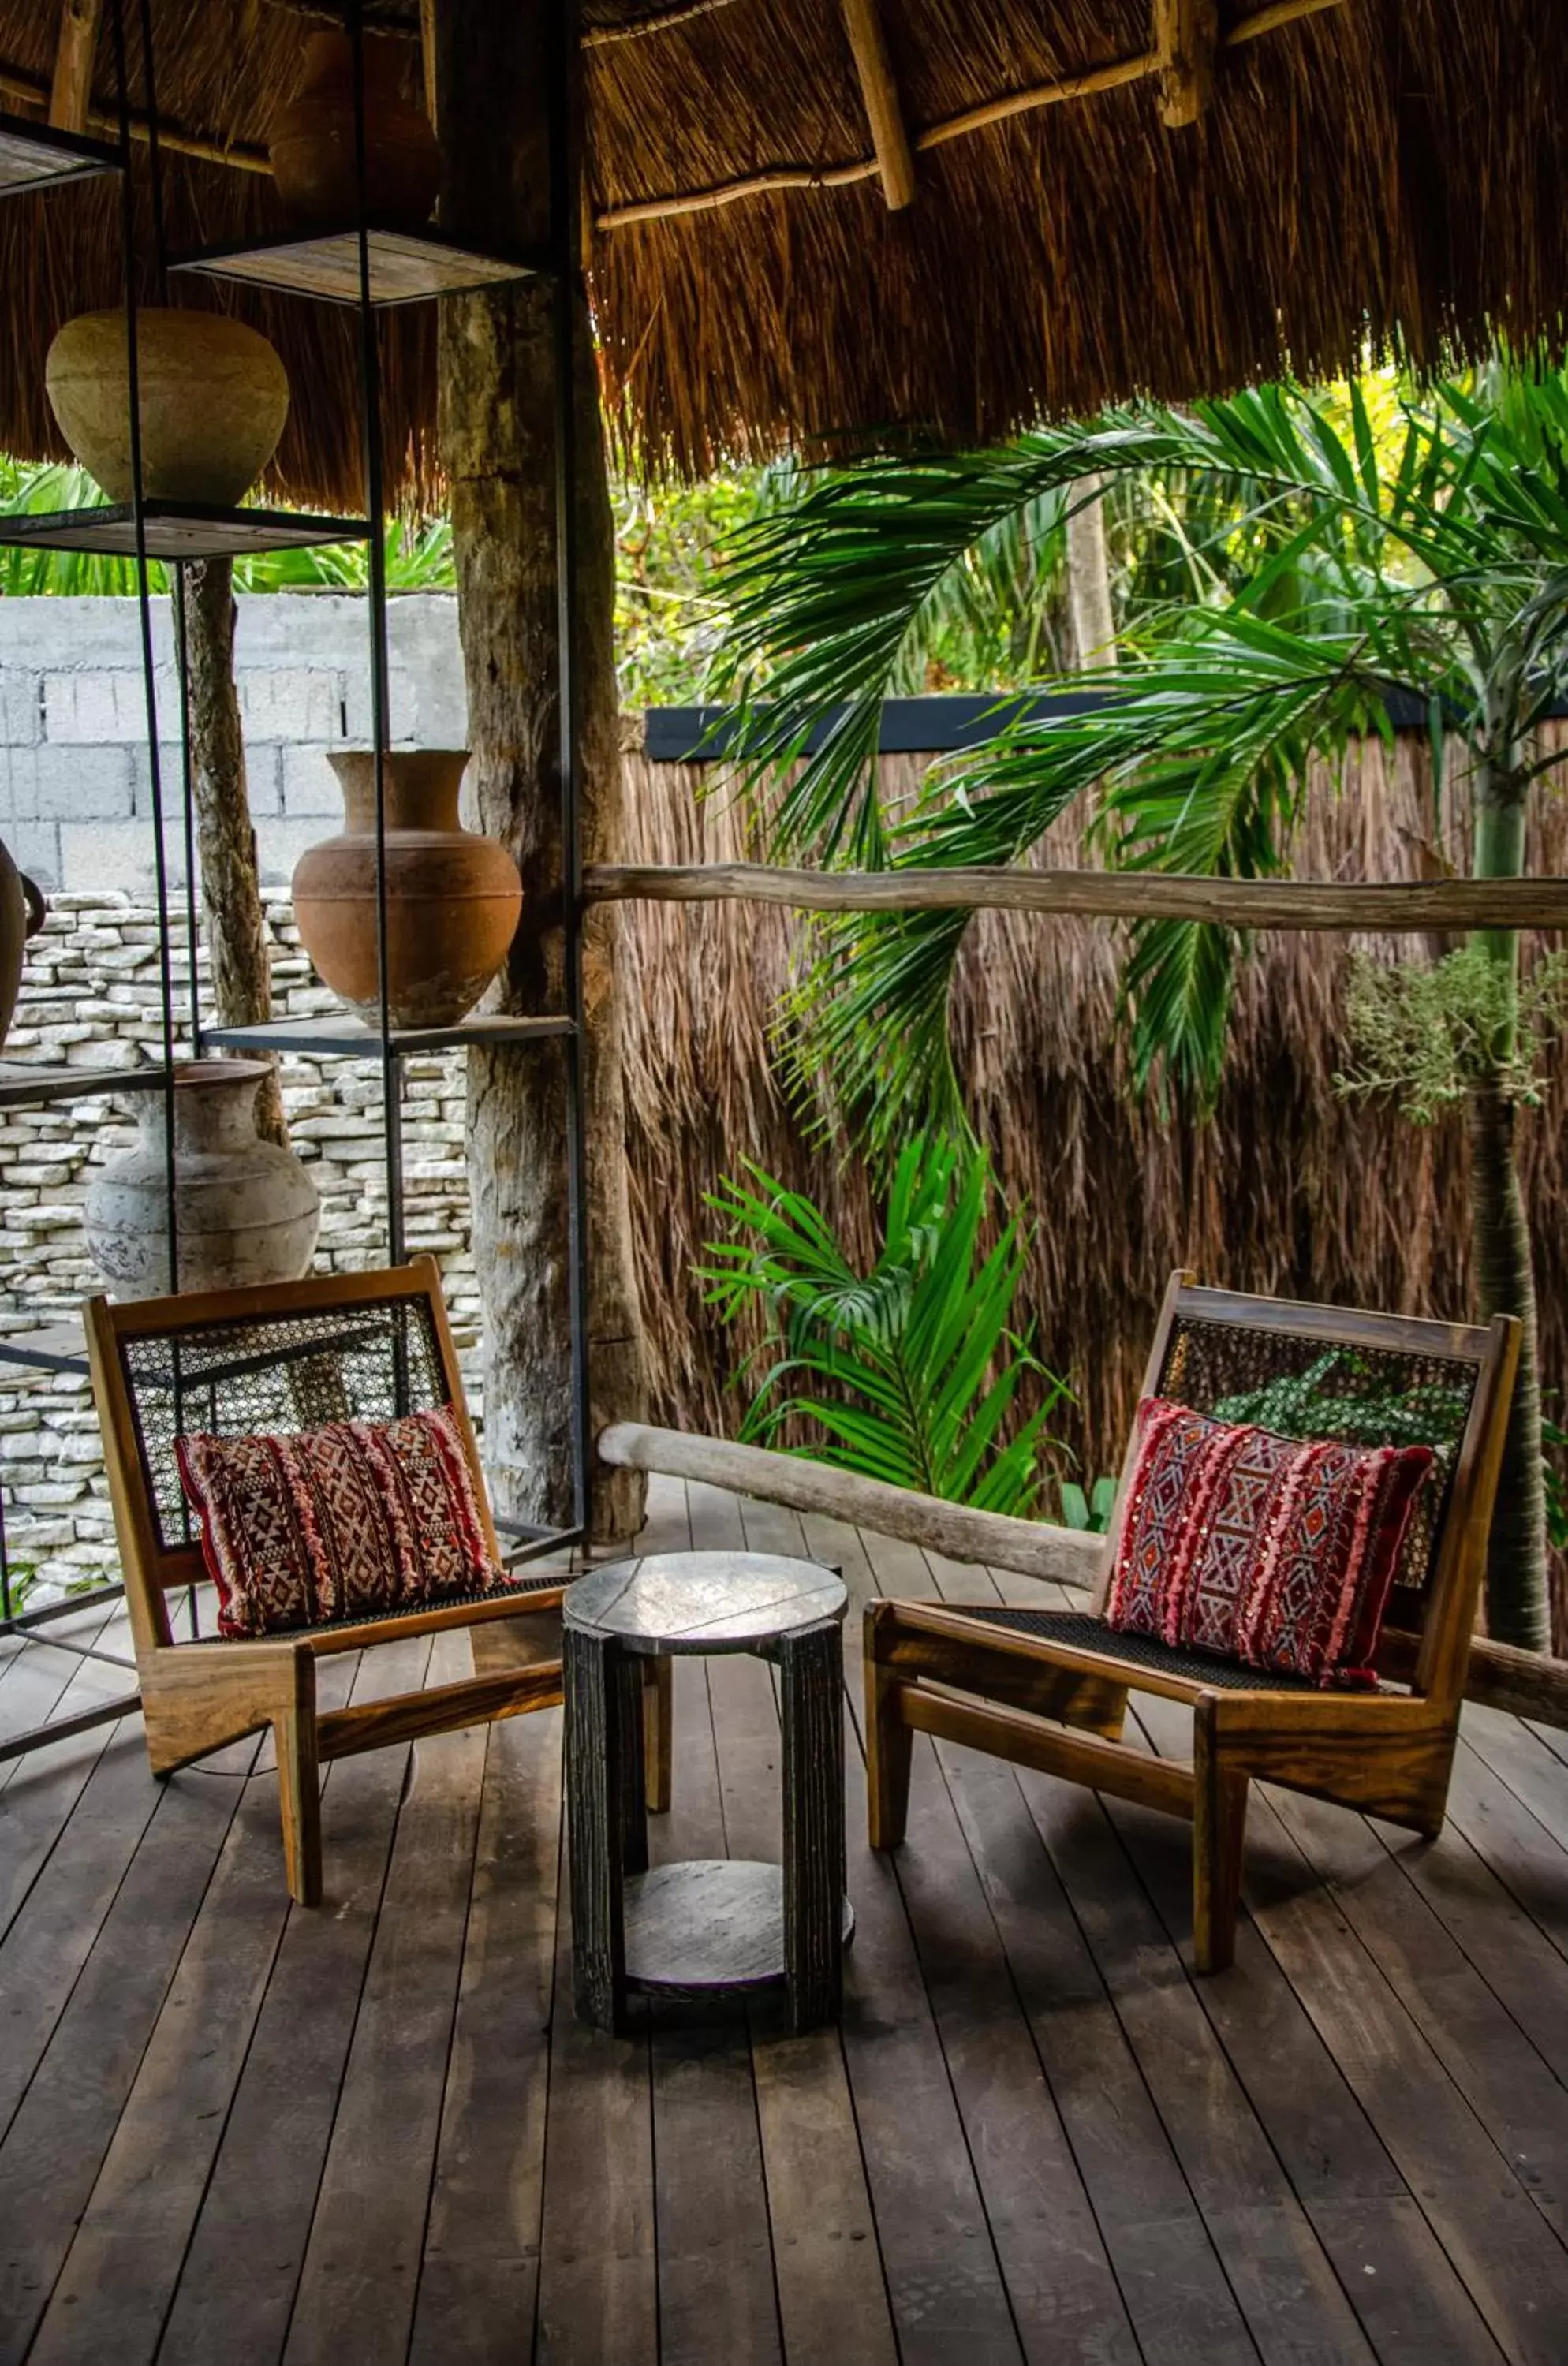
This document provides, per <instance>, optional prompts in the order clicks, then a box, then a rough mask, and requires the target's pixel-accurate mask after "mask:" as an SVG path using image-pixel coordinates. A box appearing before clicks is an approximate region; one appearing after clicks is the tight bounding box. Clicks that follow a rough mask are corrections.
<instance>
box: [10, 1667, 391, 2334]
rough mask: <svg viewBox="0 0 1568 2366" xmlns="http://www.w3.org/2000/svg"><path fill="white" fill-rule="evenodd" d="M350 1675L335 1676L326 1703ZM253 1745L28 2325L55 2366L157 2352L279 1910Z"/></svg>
mask: <svg viewBox="0 0 1568 2366" xmlns="http://www.w3.org/2000/svg"><path fill="white" fill-rule="evenodd" d="M352 1673H353V1670H352V1665H348V1666H345V1667H344V1669H343V1670H342V1672H341V1673H339V1672H338V1671H336V1670H334V1671H333V1672H332V1673H331V1675H330V1676H329V1678H328V1682H327V1686H326V1691H327V1697H328V1698H329V1699H330V1698H331V1697H332V1696H333V1689H334V1687H335V1689H336V1690H337V1691H338V1692H340V1693H346V1691H347V1689H348V1681H349V1678H350V1676H351V1675H352ZM263 1755H264V1758H265V1764H264V1765H263V1767H262V1771H260V1772H259V1773H257V1774H255V1775H252V1777H251V1778H250V1780H249V1781H248V1782H246V1783H245V1784H244V1786H243V1792H242V1795H241V1799H240V1805H239V1810H238V1813H237V1814H236V1816H235V1818H234V1820H233V1822H232V1823H231V1826H230V1828H229V1833H228V1838H227V1840H226V1841H225V1842H224V1847H223V1853H222V1854H221V1856H220V1858H219V1861H218V1865H217V1868H216V1870H215V1872H214V1874H213V1876H212V1880H211V1883H210V1884H209V1887H208V1891H207V1895H206V1897H205V1898H203V1900H202V1904H201V1910H200V1912H199V1913H198V1915H197V1920H196V1924H195V1927H194V1929H193V1931H192V1932H191V1936H190V1940H189V1942H188V1944H187V1945H186V1950H185V1953H184V1955H182V1956H181V1958H180V1964H179V1969H178V1971H177V1972H176V1973H175V1979H174V1983H173V1985H172V1987H171V1988H170V1990H169V1994H168V1997H167V1999H166V2000H165V2002H164V2008H163V2011H162V2012H161V2013H160V2014H159V2016H158V2021H157V2023H156V2026H155V2027H154V2029H153V2031H152V2036H151V2038H150V2039H149V2041H148V2045H147V2050H146V2053H145V2054H144V2055H143V2056H142V2059H141V2067H140V2069H139V2070H138V2072H137V2074H136V2079H135V2083H134V2085H133V2086H132V2088H131V2090H130V2094H129V2095H128V2096H127V2098H126V2101H125V2105H124V2108H123V2110H122V2111H121V2113H120V2115H119V2120H118V2124H117V2126H116V2128H115V2132H114V2139H113V2141H112V2143H111V2144H110V2146H109V2147H108V2150H107V2154H106V2156H105V2158H104V2164H103V2167H102V2169H100V2171H99V2173H98V2177H97V2180H96V2183H95V2185H94V2188H93V2193H92V2199H91V2201H90V2202H89V2203H88V2206H87V2209H86V2211H85V2214H84V2215H83V2218H82V2222H81V2225H79V2226H78V2228H77V2230H76V2235H75V2238H74V2240H73V2243H72V2246H71V2249H70V2252H69V2254H68V2255H67V2258H66V2260H65V2264H64V2267H63V2268H62V2270H61V2275H60V2279H59V2282H58V2283H57V2284H56V2286H55V2290H54V2293H53V2295H52V2297H51V2302H50V2305H49V2309H48V2311H47V2313H46V2315H45V2316H44V2318H43V2321H42V2324H41V2325H40V2327H39V2333H38V2338H37V2340H36V2342H35V2344H34V2349H33V2353H32V2354H33V2356H34V2357H35V2358H42V2359H52V2360H55V2361H56V2366H62V2361H65V2360H89V2359H95V2358H99V2357H102V2356H104V2355H105V2354H107V2353H108V2352H110V2351H112V2352H113V2354H114V2355H115V2357H116V2358H117V2359H118V2360H121V2361H123V2366H133V2361H136V2360H150V2359H151V2358H152V2355H153V2352H154V2350H155V2349H156V2348H157V2344H158V2338H159V2334H160V2332H161V2330H162V2327H163V2323H164V2317H165V2315H166V2314H167V2312H168V2306H169V2300H170V2296H171V2294H172V2293H173V2291H174V2288H175V2282H176V2281H177V2279H178V2275H179V2270H180V2263H181V2261H182V2259H184V2257H185V2250H186V2243H187V2242H188V2240H189V2237H190V2232H191V2228H192V2226H193V2225H194V2224H195V2221H196V2216H197V2211H198V2209H199V2208H200V2205H201V2200H202V2196H203V2194H204V2192H205V2191H206V2187H207V2180H208V2178H209V2174H210V2171H211V2168H212V2163H213V2159H214V2158H215V2156H216V2153H217V2149H218V2144H219V2139H220V2135H221V2134H222V2130H223V2124H224V2121H225V2119H226V2117H227V2115H228V2112H229V2107H230V2104H231V2101H232V2098H233V2093H234V2089H235V2086H236V2083H237V2081H238V2079H239V2076H240V2072H241V2069H242V2067H243V2063H244V2058H245V2053H246V2049H247V2047H248V2045H249V2044H250V2039H251V2034H252V2030H253V2028H254V2022H255V2017H256V2014H257V2012H258V2011H259V2010H260V2007H261V2001H262V1998H263V1995H264V1993H265V1988H266V1983H267V1979H268V1977H269V1975H270V1973H271V1970H272V1966H273V1962H274V1958H275V1956H276V1952H277V1946H278V1942H279V1940H280V1939H281V1937H282V1934H283V1931H284V1927H285V1924H286V1922H287V1920H288V1911H289V1901H288V1892H287V1890H286V1889H285V1887H284V1883H283V1877H282V1861H281V1851H280V1846H279V1837H278V1803H277V1775H276V1764H275V1763H274V1762H273V1760H272V1755H271V1752H270V1749H267V1750H266V1751H265V1752H264V1753H263Z"/></svg>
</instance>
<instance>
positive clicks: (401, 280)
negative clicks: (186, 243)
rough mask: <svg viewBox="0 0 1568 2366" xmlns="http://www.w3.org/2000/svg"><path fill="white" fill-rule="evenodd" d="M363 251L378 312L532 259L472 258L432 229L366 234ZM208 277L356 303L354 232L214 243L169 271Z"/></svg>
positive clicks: (487, 278)
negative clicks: (366, 247)
mask: <svg viewBox="0 0 1568 2366" xmlns="http://www.w3.org/2000/svg"><path fill="white" fill-rule="evenodd" d="M366 235H367V245H368V247H369V250H370V253H369V265H370V301H371V303H372V305H373V306H375V307H376V308H377V309H378V310H380V309H382V308H384V307H387V306H390V305H393V304H423V303H427V302H429V301H430V299H432V298H434V297H437V296H460V295H464V294H467V293H468V292H470V291H471V290H472V289H474V288H476V287H497V286H499V285H500V284H501V283H502V282H503V281H505V280H509V279H528V278H532V277H534V276H536V274H537V273H538V272H539V271H540V270H541V269H542V267H543V265H542V264H541V263H540V262H538V261H535V262H511V261H507V260H506V259H504V258H503V257H502V256H500V255H495V254H475V253H474V252H473V250H472V248H470V247H466V246H459V245H458V244H457V241H456V240H454V239H449V238H442V237H440V236H438V235H437V233H436V232H435V231H418V232H412V231H396V230H373V231H367V234H366ZM171 268H172V269H174V270H175V271H188V272H192V273H196V274H198V275H199V276H202V277H203V278H208V279H238V280H242V281H243V282H245V283H246V284H247V285H248V286H250V287H274V288H277V289H279V290H280V291H281V292H283V293H284V294H286V295H289V296H313V297H315V298H317V299H319V300H320V301H321V302H322V303H327V304H357V303H358V301H359V232H358V231H357V230H356V229H355V230H337V231H306V232H303V233H301V232H299V231H296V232H295V233H294V234H293V235H292V236H290V237H288V238H276V239H267V240H265V241H263V242H260V243H257V242H254V241H252V242H249V243H247V244H245V245H243V246H214V247H208V248H206V249H204V250H203V251H202V252H201V253H200V254H187V255H183V256H181V258H180V259H179V261H178V262H177V263H175V264H174V265H172V266H171Z"/></svg>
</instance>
